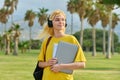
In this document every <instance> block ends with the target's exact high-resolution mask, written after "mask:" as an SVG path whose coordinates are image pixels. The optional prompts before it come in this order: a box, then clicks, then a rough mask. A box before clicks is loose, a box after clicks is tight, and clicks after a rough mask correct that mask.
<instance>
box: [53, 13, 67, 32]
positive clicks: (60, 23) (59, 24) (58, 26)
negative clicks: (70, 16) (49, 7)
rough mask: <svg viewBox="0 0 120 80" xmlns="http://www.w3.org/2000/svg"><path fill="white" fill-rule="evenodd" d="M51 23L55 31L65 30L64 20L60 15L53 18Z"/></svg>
mask: <svg viewBox="0 0 120 80" xmlns="http://www.w3.org/2000/svg"><path fill="white" fill-rule="evenodd" d="M52 23H53V28H54V29H55V30H65V23H66V20H65V17H64V16H63V15H62V14H60V15H56V16H55V18H54V19H53V21H52Z"/></svg>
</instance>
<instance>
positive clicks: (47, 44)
mask: <svg viewBox="0 0 120 80" xmlns="http://www.w3.org/2000/svg"><path fill="white" fill-rule="evenodd" d="M51 38H52V37H51V36H50V37H49V38H48V40H47V43H46V49H45V54H44V60H45V57H46V50H47V47H48V45H49V42H50V40H51Z"/></svg>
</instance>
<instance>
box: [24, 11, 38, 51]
mask: <svg viewBox="0 0 120 80" xmlns="http://www.w3.org/2000/svg"><path fill="white" fill-rule="evenodd" d="M35 17H36V14H35V13H34V12H33V11H32V10H28V11H27V12H26V13H25V17H24V20H25V21H28V26H29V37H30V46H29V50H31V41H32V37H31V34H32V33H31V31H32V26H33V24H34V19H35Z"/></svg>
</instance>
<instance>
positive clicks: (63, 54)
mask: <svg viewBox="0 0 120 80" xmlns="http://www.w3.org/2000/svg"><path fill="white" fill-rule="evenodd" d="M77 51H78V46H77V45H75V44H72V43H68V42H63V41H60V42H59V43H58V45H57V50H56V55H55V57H56V58H57V59H58V64H61V63H64V64H66V63H72V62H73V61H74V59H75V57H76V53H77ZM61 72H64V73H68V74H72V73H73V70H61Z"/></svg>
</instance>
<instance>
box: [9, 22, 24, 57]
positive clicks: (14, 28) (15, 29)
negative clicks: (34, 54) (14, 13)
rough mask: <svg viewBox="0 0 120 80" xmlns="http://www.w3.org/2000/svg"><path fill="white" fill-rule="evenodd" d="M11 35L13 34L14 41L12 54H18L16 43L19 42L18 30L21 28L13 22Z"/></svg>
mask: <svg viewBox="0 0 120 80" xmlns="http://www.w3.org/2000/svg"><path fill="white" fill-rule="evenodd" d="M11 28H12V35H13V42H14V51H13V55H18V43H19V37H20V34H21V33H20V31H21V30H23V29H21V28H20V25H19V24H13V25H12V27H11Z"/></svg>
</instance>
